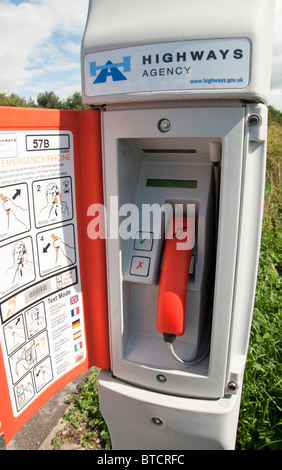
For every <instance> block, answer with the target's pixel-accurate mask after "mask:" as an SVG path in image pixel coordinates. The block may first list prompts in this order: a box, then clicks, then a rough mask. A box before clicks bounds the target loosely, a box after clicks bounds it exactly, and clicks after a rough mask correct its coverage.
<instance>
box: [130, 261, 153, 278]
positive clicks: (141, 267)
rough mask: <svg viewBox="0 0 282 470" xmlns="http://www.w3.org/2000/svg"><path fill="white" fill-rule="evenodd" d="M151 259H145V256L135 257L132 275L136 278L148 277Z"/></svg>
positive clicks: (131, 270)
mask: <svg viewBox="0 0 282 470" xmlns="http://www.w3.org/2000/svg"><path fill="white" fill-rule="evenodd" d="M150 261H151V258H144V257H143V256H133V257H132V260H131V266H130V274H133V275H134V276H143V277H146V276H148V274H149V268H150Z"/></svg>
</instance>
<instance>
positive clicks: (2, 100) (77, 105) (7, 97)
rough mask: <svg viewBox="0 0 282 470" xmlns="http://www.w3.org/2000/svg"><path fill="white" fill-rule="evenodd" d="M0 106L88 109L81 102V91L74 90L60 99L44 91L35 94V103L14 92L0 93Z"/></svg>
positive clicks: (51, 92) (52, 93) (50, 92)
mask: <svg viewBox="0 0 282 470" xmlns="http://www.w3.org/2000/svg"><path fill="white" fill-rule="evenodd" d="M0 106H17V107H25V108H47V109H70V110H75V111H78V110H82V109H89V108H88V107H87V106H84V104H83V103H82V98H81V93H79V92H75V93H74V94H73V95H72V96H69V97H68V98H67V99H66V100H60V98H59V97H58V96H57V95H55V93H54V92H53V91H45V92H44V93H39V95H38V96H37V103H35V101H34V100H33V99H32V98H29V99H28V100H26V99H25V98H20V97H19V96H17V95H15V93H10V94H6V93H0Z"/></svg>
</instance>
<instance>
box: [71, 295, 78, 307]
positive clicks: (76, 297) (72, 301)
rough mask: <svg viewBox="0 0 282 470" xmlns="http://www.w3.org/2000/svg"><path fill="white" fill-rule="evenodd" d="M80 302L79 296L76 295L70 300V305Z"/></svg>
mask: <svg viewBox="0 0 282 470" xmlns="http://www.w3.org/2000/svg"><path fill="white" fill-rule="evenodd" d="M76 302H78V295H74V296H73V297H71V298H70V304H71V305H73V304H76Z"/></svg>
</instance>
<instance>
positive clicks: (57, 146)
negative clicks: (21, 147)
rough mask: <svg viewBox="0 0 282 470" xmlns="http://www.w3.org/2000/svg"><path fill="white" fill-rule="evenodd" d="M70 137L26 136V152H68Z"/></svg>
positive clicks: (60, 135) (59, 134)
mask: <svg viewBox="0 0 282 470" xmlns="http://www.w3.org/2000/svg"><path fill="white" fill-rule="evenodd" d="M69 148H70V136H69V135H68V134H61V133H58V134H50V135H27V136H26V150H27V151H28V152H36V151H38V150H69Z"/></svg>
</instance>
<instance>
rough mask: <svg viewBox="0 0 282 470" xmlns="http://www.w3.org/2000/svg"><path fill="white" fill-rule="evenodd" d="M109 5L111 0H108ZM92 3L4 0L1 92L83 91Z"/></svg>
mask: <svg viewBox="0 0 282 470" xmlns="http://www.w3.org/2000/svg"><path fill="white" fill-rule="evenodd" d="M105 1H107V0H105ZM87 10H88V0H0V64H1V69H0V92H6V93H16V94H17V95H19V96H21V97H25V98H29V97H32V98H33V99H36V97H37V95H38V94H39V93H40V92H44V91H51V90H52V91H54V92H55V93H56V94H57V95H58V96H59V97H60V98H61V99H65V98H67V97H68V96H70V95H72V94H73V93H74V92H75V91H81V71H80V45H81V41H82V36H83V32H84V27H85V23H86V17H87ZM270 104H272V105H274V106H275V107H276V108H277V109H279V110H280V111H282V1H281V0H276V15H275V34H274V48H273V66H272V84H271V95H270Z"/></svg>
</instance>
